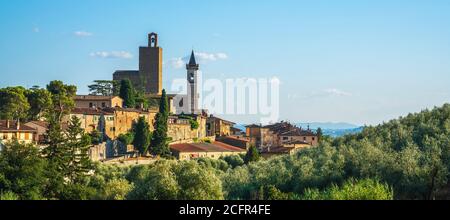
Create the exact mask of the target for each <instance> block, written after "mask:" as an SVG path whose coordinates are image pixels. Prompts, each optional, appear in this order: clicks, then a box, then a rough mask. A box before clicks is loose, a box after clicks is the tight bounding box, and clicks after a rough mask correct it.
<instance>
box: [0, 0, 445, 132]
mask: <svg viewBox="0 0 450 220" xmlns="http://www.w3.org/2000/svg"><path fill="white" fill-rule="evenodd" d="M433 3H434V4H430V2H428V1H427V2H423V1H417V0H416V1H405V0H400V1H395V2H393V1H387V0H379V1H370V2H369V1H356V0H344V1H339V2H337V1H325V2H323V1H320V2H319V1H291V0H285V1H277V2H261V1H250V0H249V1H214V2H208V3H207V4H206V2H204V1H198V0H192V1H189V3H186V2H181V1H173V0H172V1H167V0H165V1H151V2H149V1H144V0H134V1H118V0H107V1H106V0H98V1H87V0H79V1H49V0H17V1H2V2H1V3H0V19H1V20H2V23H1V24H0V28H1V29H2V30H3V31H2V35H0V47H1V48H2V50H1V51H0V66H1V67H2V72H1V73H0V76H2V80H1V81H0V87H6V86H16V85H21V86H24V87H31V86H33V85H39V86H45V85H46V84H47V83H48V82H49V81H51V80H62V81H64V82H65V83H68V84H74V85H77V86H78V90H79V93H80V94H87V93H88V88H87V85H89V84H91V83H92V81H94V80H99V79H105V80H110V79H112V73H113V72H114V71H115V70H124V69H125V70H126V69H131V70H133V69H137V68H138V47H139V46H145V45H146V44H147V34H148V33H150V32H157V33H158V34H159V41H160V46H161V47H162V48H163V49H164V72H163V74H164V81H163V85H164V87H165V88H170V84H171V82H172V80H173V79H175V78H183V77H185V68H183V62H184V61H185V59H186V57H187V56H188V55H189V54H190V52H191V50H192V49H194V50H195V51H196V52H197V53H198V55H197V56H198V60H199V62H200V69H201V70H202V72H203V75H204V77H205V78H214V79H220V80H225V79H227V78H241V77H247V78H260V77H263V78H269V77H278V78H279V79H280V80H281V90H280V96H281V97H280V118H279V120H280V121H281V120H285V121H291V122H296V123H297V122H305V121H306V122H346V123H351V124H356V125H365V124H367V125H376V124H380V123H382V122H383V121H389V120H391V119H395V118H398V117H399V116H405V115H407V114H408V113H414V112H420V111H421V110H423V109H426V108H428V109H432V108H433V107H434V106H442V105H443V104H444V103H446V102H449V100H450V86H449V82H450V63H449V62H448V61H449V60H450V53H448V51H450V29H449V28H448V27H450V13H448V11H450V3H449V2H448V1H433ZM223 117H224V118H226V119H228V120H232V121H236V122H238V123H245V124H249V123H254V122H257V121H258V117H259V116H257V115H255V116H230V115H224V116H223Z"/></svg>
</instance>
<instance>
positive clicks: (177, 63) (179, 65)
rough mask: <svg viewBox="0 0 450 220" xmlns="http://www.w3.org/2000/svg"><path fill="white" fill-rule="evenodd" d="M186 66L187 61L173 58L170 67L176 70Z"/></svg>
mask: <svg viewBox="0 0 450 220" xmlns="http://www.w3.org/2000/svg"><path fill="white" fill-rule="evenodd" d="M185 64H186V62H185V61H183V59H182V58H181V57H178V58H172V59H170V60H169V65H170V67H172V68H174V69H180V68H183V66H184V65H185Z"/></svg>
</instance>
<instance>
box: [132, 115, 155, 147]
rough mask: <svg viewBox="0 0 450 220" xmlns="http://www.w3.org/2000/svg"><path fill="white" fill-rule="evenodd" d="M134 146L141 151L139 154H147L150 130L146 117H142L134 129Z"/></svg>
mask: <svg viewBox="0 0 450 220" xmlns="http://www.w3.org/2000/svg"><path fill="white" fill-rule="evenodd" d="M133 133H134V138H133V145H134V147H135V148H136V149H137V150H138V151H139V153H140V154H141V155H142V154H145V153H147V150H148V146H149V145H150V138H151V134H150V128H149V126H148V123H147V121H146V120H145V118H144V117H140V118H139V120H138V121H137V123H136V124H134V127H133Z"/></svg>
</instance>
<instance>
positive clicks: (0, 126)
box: [0, 120, 36, 132]
mask: <svg viewBox="0 0 450 220" xmlns="http://www.w3.org/2000/svg"><path fill="white" fill-rule="evenodd" d="M0 131H32V132H34V131H36V129H34V128H32V127H29V126H26V125H25V124H24V123H20V126H19V129H17V121H15V120H14V121H13V120H9V127H8V126H7V120H0Z"/></svg>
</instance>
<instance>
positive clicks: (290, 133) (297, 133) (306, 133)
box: [280, 129, 316, 136]
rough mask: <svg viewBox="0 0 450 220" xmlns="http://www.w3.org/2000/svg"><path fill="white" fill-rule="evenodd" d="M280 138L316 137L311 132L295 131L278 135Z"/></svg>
mask: <svg viewBox="0 0 450 220" xmlns="http://www.w3.org/2000/svg"><path fill="white" fill-rule="evenodd" d="M280 135H281V136H316V134H314V133H313V132H312V131H308V130H300V129H295V130H291V131H287V132H284V133H281V134H280Z"/></svg>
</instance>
